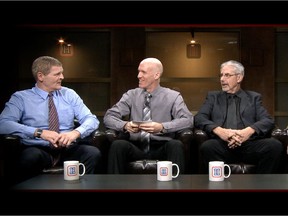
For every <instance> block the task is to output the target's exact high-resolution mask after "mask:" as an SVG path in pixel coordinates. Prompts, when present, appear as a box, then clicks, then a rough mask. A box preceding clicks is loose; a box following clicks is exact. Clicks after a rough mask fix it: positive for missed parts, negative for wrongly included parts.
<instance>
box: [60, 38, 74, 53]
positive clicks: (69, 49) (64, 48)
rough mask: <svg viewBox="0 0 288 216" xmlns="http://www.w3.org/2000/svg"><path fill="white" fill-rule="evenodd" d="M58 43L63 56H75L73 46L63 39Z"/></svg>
mask: <svg viewBox="0 0 288 216" xmlns="http://www.w3.org/2000/svg"><path fill="white" fill-rule="evenodd" d="M58 43H59V44H60V50H59V51H60V55H61V56H73V45H72V44H71V43H66V42H65V41H64V39H62V38H60V39H59V40H58Z"/></svg>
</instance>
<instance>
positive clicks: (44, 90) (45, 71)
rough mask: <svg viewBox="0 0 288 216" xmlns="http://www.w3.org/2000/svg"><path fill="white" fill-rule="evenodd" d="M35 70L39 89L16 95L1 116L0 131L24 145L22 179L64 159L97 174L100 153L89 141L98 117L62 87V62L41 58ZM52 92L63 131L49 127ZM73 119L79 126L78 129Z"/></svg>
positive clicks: (33, 72)
mask: <svg viewBox="0 0 288 216" xmlns="http://www.w3.org/2000/svg"><path fill="white" fill-rule="evenodd" d="M32 74H33V76H34V78H35V80H36V84H35V87H33V88H32V89H26V90H22V91H17V92H15V93H14V94H12V96H11V98H10V100H9V101H8V102H7V103H6V104H5V108H4V110H3V111H2V113H1V115H0V134H13V135H17V136H19V137H20V140H21V143H22V144H23V145H22V146H23V149H22V151H21V154H20V158H19V163H17V170H15V172H17V175H19V176H20V180H24V179H27V178H30V177H32V176H34V175H37V174H39V173H41V171H42V170H43V169H45V168H50V167H53V166H55V165H57V164H63V161H65V160H79V161H80V162H82V163H84V165H85V167H86V173H87V174H88V173H90V174H91V173H95V172H96V171H97V170H96V169H97V166H98V164H99V163H100V158H101V154H100V151H99V149H98V148H96V147H94V146H92V145H87V143H85V141H88V139H87V138H88V137H89V135H91V133H92V132H93V131H95V130H96V129H98V127H99V120H98V119H97V117H96V116H95V115H93V114H92V113H91V112H90V110H89V109H88V107H87V106H86V105H85V104H84V103H83V100H82V99H81V98H80V96H79V95H78V94H77V93H76V92H75V91H74V90H72V89H69V88H67V87H63V86H61V84H62V81H63V79H64V75H63V67H62V63H61V62H60V61H59V60H57V59H55V58H53V57H50V56H41V57H39V58H37V59H36V60H35V61H34V62H33V65H32ZM49 93H50V94H53V101H54V104H55V106H56V110H57V113H58V119H59V132H57V131H52V130H49V120H48V117H49V115H48V113H49V107H48V104H49V103H48V101H49ZM75 119H77V120H78V122H79V124H80V125H79V126H78V127H76V128H75V125H74V120H75ZM84 138H86V139H84ZM80 141H81V145H80V144H79V142H80Z"/></svg>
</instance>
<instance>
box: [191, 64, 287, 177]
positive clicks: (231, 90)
mask: <svg viewBox="0 0 288 216" xmlns="http://www.w3.org/2000/svg"><path fill="white" fill-rule="evenodd" d="M243 78H244V67H243V65H242V64H241V63H239V62H237V61H233V60H231V61H227V62H224V63H223V64H222V65H221V67H220V83H221V87H222V91H211V92H208V94H207V97H206V100H205V102H204V104H203V105H202V107H201V108H200V110H199V112H198V113H197V114H196V115H195V118H194V120H195V127H196V128H199V129H202V130H204V131H205V132H206V133H207V134H208V136H209V138H210V139H208V140H206V141H205V142H204V143H202V145H201V147H200V154H201V155H202V158H203V163H204V164H203V165H204V167H205V169H206V171H208V163H209V161H216V160H217V161H224V162H225V163H233V162H239V161H243V162H246V163H251V164H256V165H257V170H256V172H257V173H276V172H277V171H278V167H279V163H280V158H281V157H280V156H281V152H282V151H283V147H282V144H281V142H280V141H278V140H276V139H274V138H270V137H269V134H270V133H271V131H272V130H273V129H274V127H275V125H274V120H273V119H272V117H271V116H270V115H269V113H268V112H267V110H266V109H265V108H264V107H263V105H262V99H261V95H260V94H259V93H257V92H253V91H244V90H243V89H241V82H242V80H243ZM230 98H231V99H230ZM229 100H232V102H229ZM230 104H231V105H230Z"/></svg>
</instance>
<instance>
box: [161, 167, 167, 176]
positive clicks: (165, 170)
mask: <svg viewBox="0 0 288 216" xmlns="http://www.w3.org/2000/svg"><path fill="white" fill-rule="evenodd" d="M160 175H161V176H167V175H168V168H167V167H160Z"/></svg>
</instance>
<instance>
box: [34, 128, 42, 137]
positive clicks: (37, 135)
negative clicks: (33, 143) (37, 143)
mask: <svg viewBox="0 0 288 216" xmlns="http://www.w3.org/2000/svg"><path fill="white" fill-rule="evenodd" d="M42 132H43V130H42V129H37V130H36V137H38V138H40V137H41V134H42Z"/></svg>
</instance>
